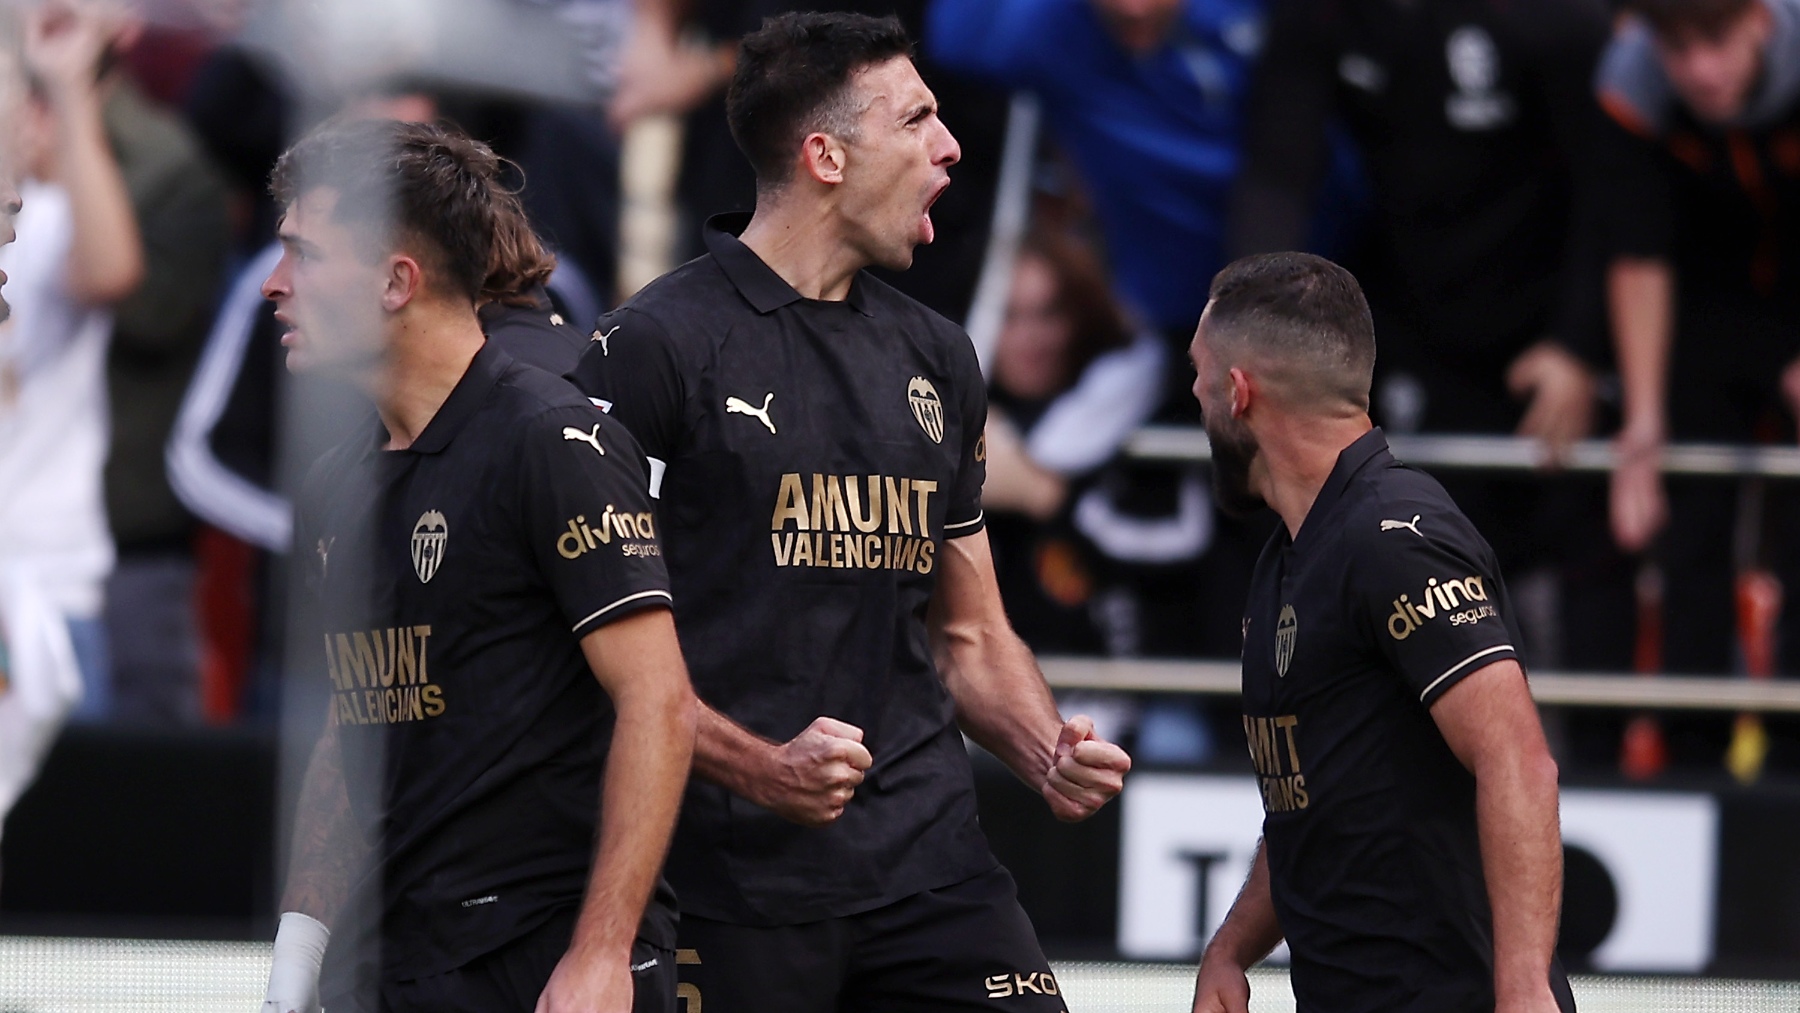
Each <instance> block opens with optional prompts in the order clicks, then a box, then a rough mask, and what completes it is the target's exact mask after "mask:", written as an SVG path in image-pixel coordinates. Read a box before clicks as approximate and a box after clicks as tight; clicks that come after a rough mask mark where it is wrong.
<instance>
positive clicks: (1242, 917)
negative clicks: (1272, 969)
mask: <svg viewBox="0 0 1800 1013" xmlns="http://www.w3.org/2000/svg"><path fill="white" fill-rule="evenodd" d="M1280 943H1281V922H1280V921H1279V920H1278V919H1277V918H1276V916H1275V899H1274V896H1273V895H1272V894H1271V893H1270V892H1269V860H1268V858H1267V856H1265V855H1264V854H1263V843H1262V842H1261V841H1258V842H1257V843H1256V858H1255V859H1254V860H1252V861H1251V863H1250V876H1249V878H1248V879H1246V880H1244V888H1243V889H1242V890H1240V891H1238V896H1237V900H1235V901H1233V902H1232V904H1231V911H1230V912H1229V913H1228V914H1226V916H1225V921H1224V923H1223V924H1221V925H1220V926H1219V931H1217V932H1215V933H1213V937H1212V940H1211V941H1210V942H1208V943H1207V944H1206V954H1205V956H1204V957H1203V958H1202V959H1204V960H1219V959H1222V960H1226V961H1229V962H1230V963H1231V965H1232V966H1233V967H1241V968H1249V967H1250V966H1251V965H1253V964H1255V963H1256V962H1257V961H1259V960H1261V959H1262V958H1264V957H1266V956H1268V955H1269V951H1271V950H1273V949H1275V947H1276V946H1278V945H1280Z"/></svg>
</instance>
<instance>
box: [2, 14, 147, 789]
mask: <svg viewBox="0 0 1800 1013" xmlns="http://www.w3.org/2000/svg"><path fill="white" fill-rule="evenodd" d="M118 16H119V15H118V14H117V12H116V11H115V10H114V9H112V8H110V7H106V6H102V5H100V4H97V3H93V2H91V0H51V2H49V3H46V4H44V5H42V6H40V7H39V8H37V9H35V10H33V11H32V12H30V13H29V14H28V15H26V16H25V17H24V19H23V20H24V25H23V27H24V37H25V45H24V49H23V55H24V68H23V69H24V72H25V76H26V79H27V82H28V83H27V85H26V88H25V90H26V91H28V93H29V94H28V95H26V96H25V97H24V99H23V100H22V101H20V102H18V103H17V106H18V108H17V110H16V128H15V129H13V130H11V131H9V133H10V135H11V136H12V137H14V138H15V139H16V140H17V144H16V147H15V152H16V156H17V158H18V163H19V169H20V171H21V173H22V175H23V177H24V180H23V183H22V185H21V188H20V189H21V195H22V197H23V198H24V207H23V210H22V211H21V212H20V214H19V215H18V218H17V223H16V224H17V231H18V235H19V239H20V242H19V243H18V244H17V245H16V246H11V247H8V248H6V249H5V250H4V251H0V270H4V271H5V272H6V273H7V275H9V276H10V279H11V281H10V285H9V287H8V292H9V299H10V302H11V303H12V307H13V313H12V317H11V319H10V320H9V321H8V322H7V323H5V324H4V325H0V600H4V601H5V602H8V603H10V604H7V605H5V606H0V607H4V608H6V611H7V614H8V615H9V616H11V617H12V618H10V619H9V620H7V621H6V622H7V631H8V642H9V643H10V644H11V645H12V649H11V651H9V654H11V655H17V666H16V667H18V669H19V671H18V672H17V673H15V674H16V675H17V676H18V678H19V681H20V682H21V689H20V691H21V693H24V691H25V690H24V684H25V683H29V685H30V686H31V687H32V690H31V694H30V695H32V696H33V697H34V698H35V699H36V700H37V704H36V706H35V711H34V712H35V713H36V714H37V716H38V718H39V720H38V723H37V727H39V728H40V729H47V731H44V732H43V734H41V735H34V736H32V738H34V739H42V740H43V744H44V745H45V746H47V744H48V738H49V737H51V736H53V734H54V728H55V727H56V725H57V724H58V723H59V722H60V718H61V717H62V713H61V711H62V710H64V709H66V708H67V707H68V706H69V705H70V704H72V703H73V701H74V700H76V699H80V698H82V697H83V696H85V698H86V701H87V702H86V704H85V705H84V706H83V708H82V711H81V712H80V713H82V714H84V715H92V716H96V717H99V716H103V715H104V713H105V704H106V699H107V693H106V688H107V677H106V670H107V665H106V659H105V637H104V634H103V632H102V627H101V624H100V611H101V604H102V598H103V586H104V582H105V579H106V576H107V574H108V573H109V572H110V571H111V569H112V563H113V545H112V538H111V535H110V534H109V532H108V528H107V521H106V510H105V505H104V496H103V491H102V479H101V475H102V469H103V467H104V465H105V461H106V452H107V445H108V419H107V411H106V404H107V396H106V381H105V355H106V343H107V337H108V335H109V334H110V333H111V330H112V321H111V316H110V314H109V312H108V311H107V307H108V306H110V305H111V304H113V303H115V302H117V301H118V300H120V299H122V298H124V297H125V296H127V295H129V294H130V293H131V292H132V291H133V290H134V289H135V288H136V287H137V285H138V283H139V282H140V280H141V279H142V277H143V270H144V266H143V265H144V260H143V248H142V241H141V239H140V238H139V233H138V227H137V222H136V219H135V217H134V215H133V213H132V210H131V203H130V198H129V195H128V193H127V191H126V187H125V183H124V180H123V178H122V177H121V175H120V172H119V166H118V163H117V161H116V160H115V159H114V157H113V154H112V151H111V149H110V148H109V146H108V144H107V141H106V137H105V133H104V129H103V126H102V121H101V96H100V93H99V89H98V86H97V83H98V76H99V73H98V72H99V68H100V65H101V63H102V57H103V55H104V54H105V52H106V49H107V47H108V45H109V44H110V42H111V40H112V38H113V35H114V32H115V28H116V25H117V23H118V22H117V18H118ZM22 603H23V604H22ZM21 616H30V617H33V618H32V619H31V621H30V622H29V623H28V622H27V621H26V619H23V618H20V617H21ZM29 658H37V659H40V660H39V661H36V662H29V663H28V661H27V659H29ZM46 659H47V660H46ZM59 659H60V660H59ZM71 667H76V668H78V669H79V679H78V680H74V679H71V678H69V676H70V675H71V674H72V673H71V672H70V671H69V669H70V668H71ZM27 668H30V669H32V670H34V671H35V672H36V674H35V675H32V676H31V677H30V678H29V679H27V678H26V675H27V672H26V669H27ZM83 690H85V693H84V692H83ZM59 702H60V705H61V706H60V708H59V707H58V703H59ZM0 766H4V765H3V764H0ZM17 780H19V777H18V776H14V777H12V778H11V779H7V778H0V812H3V811H4V806H5V804H6V803H7V802H8V801H9V800H8V799H7V797H6V796H7V790H6V788H5V787H4V784H5V783H10V781H17ZM24 780H26V781H28V780H29V776H28V775H26V776H24ZM17 790H20V791H22V790H23V786H22V785H19V786H18V788H17Z"/></svg>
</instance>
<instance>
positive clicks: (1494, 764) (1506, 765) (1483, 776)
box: [1474, 739, 1561, 798]
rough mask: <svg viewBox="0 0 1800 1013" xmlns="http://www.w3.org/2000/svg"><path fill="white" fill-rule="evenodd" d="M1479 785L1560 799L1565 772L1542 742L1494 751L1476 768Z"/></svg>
mask: <svg viewBox="0 0 1800 1013" xmlns="http://www.w3.org/2000/svg"><path fill="white" fill-rule="evenodd" d="M1474 773H1475V780H1476V783H1477V784H1488V785H1497V784H1505V785H1510V786H1512V787H1513V788H1514V789H1515V790H1517V791H1519V792H1521V793H1523V794H1527V795H1531V796H1534V797H1537V796H1548V797H1550V798H1555V797H1556V792H1557V782H1558V778H1560V777H1561V772H1560V771H1559V770H1558V768H1557V766H1556V758H1555V757H1554V756H1551V755H1550V750H1549V748H1548V747H1547V746H1546V745H1545V744H1544V742H1543V740H1542V739H1539V740H1538V741H1537V742H1533V743H1529V744H1526V743H1520V744H1518V745H1516V746H1514V747H1513V748H1508V749H1498V750H1493V751H1492V752H1491V753H1490V755H1488V756H1486V757H1483V758H1482V759H1481V760H1480V761H1478V762H1476V763H1475V765H1474Z"/></svg>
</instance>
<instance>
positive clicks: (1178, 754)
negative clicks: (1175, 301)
mask: <svg viewBox="0 0 1800 1013" xmlns="http://www.w3.org/2000/svg"><path fill="white" fill-rule="evenodd" d="M1165 368H1166V354H1165V351H1164V347H1163V342H1162V340H1161V339H1160V337H1159V336H1158V335H1157V334H1156V333H1155V332H1154V331H1152V330H1150V329H1147V328H1139V329H1138V331H1137V333H1136V335H1135V336H1134V335H1133V333H1132V322H1131V321H1130V320H1129V319H1128V318H1127V316H1126V315H1125V314H1124V313H1123V312H1122V311H1121V310H1120V308H1119V306H1118V304H1117V303H1116V302H1115V301H1114V299H1113V296H1112V293H1111V291H1110V290H1109V288H1108V279H1107V277H1106V274H1105V271H1104V269H1103V268H1102V267H1101V265H1100V263H1099V260H1098V258H1097V257H1096V256H1095V255H1094V254H1093V252H1092V251H1091V250H1090V249H1089V248H1088V247H1087V246H1086V245H1085V244H1083V243H1082V242H1081V241H1080V240H1078V239H1076V238H1075V237H1073V236H1068V235H1060V234H1056V233H1053V232H1049V231H1046V230H1044V229H1043V228H1042V227H1040V228H1039V229H1038V230H1037V231H1035V232H1033V233H1032V234H1030V235H1028V236H1027V237H1026V238H1025V240H1024V242H1023V244H1022V245H1021V247H1020V250H1019V256H1018V259H1017V262H1016V263H1015V265H1014V268H1013V280H1012V287H1011V291H1010V292H1009V294H1008V299H1007V307H1006V317H1005V322H1004V324H1003V326H1002V328H1001V330H1000V334H999V339H998V341H997V343H996V345H995V348H994V356H993V380H992V383H991V385H990V387H989V390H988V404H989V410H988V423H987V448H988V457H987V466H988V472H987V482H986V484H985V485H984V486H983V487H982V503H983V506H984V507H985V508H986V510H987V515H988V537H989V539H990V540H991V542H992V545H993V549H994V564H995V568H996V571H997V573H998V576H999V581H1000V592H1001V596H1002V597H1003V598H1004V599H1005V601H1006V611H1007V615H1008V616H1009V617H1010V618H1011V619H1012V622H1013V626H1014V628H1015V629H1016V630H1017V631H1018V632H1019V635H1020V636H1021V637H1023V638H1024V639H1025V642H1026V643H1028V644H1030V645H1031V647H1032V649H1033V650H1036V651H1047V652H1058V653H1084V654H1108V655H1131V654H1137V653H1140V652H1141V651H1142V649H1143V640H1144V636H1143V634H1144V630H1143V628H1142V623H1141V620H1140V619H1139V617H1141V616H1143V615H1144V614H1145V613H1146V612H1148V611H1153V610H1155V609H1156V608H1157V607H1158V603H1157V602H1155V601H1147V600H1144V599H1146V598H1147V597H1150V595H1148V594H1146V592H1147V591H1148V590H1149V589H1148V588H1146V587H1145V586H1144V584H1143V582H1142V580H1140V579H1139V578H1140V577H1141V572H1140V568H1139V566H1138V565H1137V559H1138V557H1139V556H1141V553H1139V552H1134V551H1131V548H1132V543H1135V542H1139V541H1144V540H1156V539H1158V538H1159V537H1166V536H1167V535H1169V534H1170V533H1171V531H1172V530H1173V533H1174V534H1176V535H1177V537H1180V536H1181V535H1182V532H1181V531H1180V530H1179V529H1180V526H1181V518H1179V517H1178V518H1177V519H1176V523H1175V524H1173V525H1171V524H1169V523H1168V522H1163V523H1161V524H1158V523H1154V522H1152V523H1144V522H1135V523H1134V522H1133V521H1131V520H1130V519H1129V518H1128V516H1127V515H1126V514H1125V512H1124V511H1123V510H1121V509H1120V507H1119V505H1118V504H1117V503H1116V502H1114V496H1115V494H1116V492H1117V491H1118V486H1119V484H1120V483H1119V481H1118V480H1119V479H1120V477H1121V476H1120V471H1121V469H1120V466H1119V463H1118V454H1119V450H1120V448H1121V447H1122V446H1123V444H1124V442H1125V440H1126V438H1127V437H1129V436H1130V435H1131V433H1132V432H1133V431H1135V430H1136V429H1137V428H1138V427H1139V426H1141V425H1143V424H1144V422H1145V421H1146V420H1148V419H1149V418H1150V416H1151V415H1152V414H1153V413H1154V412H1155V410H1156V407H1157V397H1158V393H1159V390H1160V387H1159V384H1160V382H1161V378H1162V375H1163V371H1164V370H1165ZM1206 518H1207V515H1206V514H1205V513H1204V512H1202V511H1201V510H1195V511H1192V512H1191V517H1190V518H1188V519H1189V520H1191V521H1197V522H1202V523H1203V522H1204V520H1205V519H1206ZM1121 556H1123V557H1124V558H1120V557H1121ZM1235 590H1236V589H1235V588H1233V589H1232V593H1235ZM1179 600H1180V601H1182V602H1186V601H1187V600H1188V597H1187V596H1183V597H1182V598H1181V599H1179ZM1209 601H1210V602H1212V603H1213V607H1215V608H1221V609H1223V610H1225V611H1226V612H1227V613H1230V612H1235V611H1236V606H1235V605H1234V604H1231V603H1229V602H1227V601H1224V600H1221V599H1219V598H1216V597H1213V598H1209ZM1169 622H1170V624H1171V625H1181V626H1191V625H1192V617H1191V616H1188V617H1185V621H1184V619H1182V618H1176V617H1171V618H1170V620H1169ZM1061 702H1062V704H1063V706H1064V707H1065V708H1068V709H1074V710H1081V711H1085V712H1087V713H1091V714H1096V715H1098V714H1107V715H1110V716H1111V721H1110V722H1109V724H1110V725H1112V726H1113V727H1117V728H1119V729H1120V730H1121V731H1123V730H1125V726H1126V725H1128V724H1129V723H1130V722H1131V721H1133V720H1134V719H1136V718H1138V717H1140V716H1141V722H1140V723H1139V724H1138V738H1137V749H1136V755H1137V756H1138V758H1139V759H1140V760H1143V761H1145V762H1150V763H1165V764H1185V765H1193V764H1197V763H1202V762H1204V761H1205V760H1206V759H1207V758H1208V757H1209V756H1210V755H1211V753H1212V742H1213V740H1214V735H1213V733H1212V729H1211V728H1210V727H1209V726H1208V722H1207V720H1206V717H1205V715H1204V710H1203V708H1201V707H1200V706H1198V704H1197V703H1196V702H1195V701H1193V700H1191V699H1188V698H1182V697H1175V698H1158V699H1154V700H1150V701H1147V702H1146V703H1145V706H1144V707H1143V708H1142V709H1141V710H1140V708H1139V707H1138V706H1137V704H1136V702H1134V701H1131V700H1128V699H1125V698H1119V697H1112V696H1106V695H1083V696H1079V697H1077V696H1065V697H1063V698H1062V699H1061ZM1100 720H1101V719H1100V718H1096V721H1097V722H1098V721H1100ZM1106 734H1107V737H1111V735H1110V733H1106Z"/></svg>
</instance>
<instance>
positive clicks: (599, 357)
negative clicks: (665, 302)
mask: <svg viewBox="0 0 1800 1013" xmlns="http://www.w3.org/2000/svg"><path fill="white" fill-rule="evenodd" d="M568 379H569V380H570V381H571V382H573V383H574V384H575V386H576V387H579V388H580V389H581V392H582V393H584V394H586V395H587V396H588V398H589V400H591V401H593V402H594V403H595V404H596V405H597V406H598V407H599V408H600V410H601V411H603V412H605V413H607V414H608V415H610V416H612V418H614V419H615V420H617V421H618V422H619V423H620V424H621V425H623V426H624V427H625V428H626V429H627V430H628V431H629V432H630V433H631V435H632V438H634V439H635V440H637V443H638V446H640V447H642V448H643V452H644V454H645V455H646V456H647V457H648V458H650V459H652V460H653V461H654V462H655V463H653V464H651V465H650V467H651V469H652V471H653V473H654V475H653V480H652V482H651V486H652V488H654V487H655V486H656V485H658V484H659V483H658V482H656V481H655V478H660V477H661V473H662V467H661V466H662V464H664V463H666V462H667V461H669V460H670V459H672V458H673V457H674V456H675V455H676V453H677V451H678V450H679V449H680V447H681V442H682V407H683V405H684V403H685V401H686V384H685V383H684V382H683V380H682V375H681V368H680V363H679V361H678V359H677V353H676V350H675V347H674V345H673V344H672V343H671V342H670V340H669V336H668V332H667V331H665V330H664V329H663V327H662V325H661V324H659V323H658V322H657V321H655V320H653V319H651V318H650V317H649V316H646V315H645V314H643V313H640V312H638V311H636V310H633V309H631V308H629V307H621V308H619V309H616V310H614V311H613V312H611V313H608V314H606V315H605V316H603V317H601V318H600V320H599V322H598V323H596V324H595V325H594V333H593V336H592V338H591V340H589V341H588V348H587V351H586V352H585V353H584V354H583V355H582V357H581V361H580V362H579V363H577V364H576V366H575V370H574V372H572V373H570V374H569V375H568Z"/></svg>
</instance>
